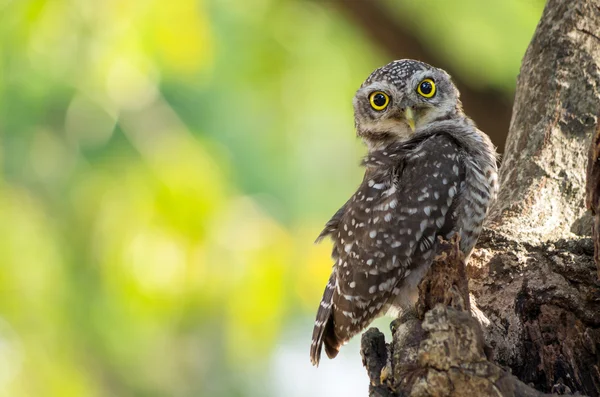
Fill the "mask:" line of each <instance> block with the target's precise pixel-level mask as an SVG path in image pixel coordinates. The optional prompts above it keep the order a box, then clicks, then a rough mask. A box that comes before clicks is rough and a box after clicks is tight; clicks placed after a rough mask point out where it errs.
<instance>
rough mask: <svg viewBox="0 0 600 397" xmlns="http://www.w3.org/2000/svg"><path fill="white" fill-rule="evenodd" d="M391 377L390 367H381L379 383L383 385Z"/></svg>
mask: <svg viewBox="0 0 600 397" xmlns="http://www.w3.org/2000/svg"><path fill="white" fill-rule="evenodd" d="M391 375H392V368H391V367H390V365H389V364H387V365H386V366H385V367H383V368H382V369H381V374H380V375H379V383H380V384H382V385H383V384H384V383H385V382H386V381H387V380H388V379H390V376H391Z"/></svg>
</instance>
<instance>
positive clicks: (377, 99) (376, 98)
mask: <svg viewBox="0 0 600 397" xmlns="http://www.w3.org/2000/svg"><path fill="white" fill-rule="evenodd" d="M369 102H371V107H372V108H373V109H375V110H383V109H385V108H386V107H387V105H389V103H390V97H389V96H388V95H387V94H386V93H385V92H381V91H375V92H372V93H371V95H369Z"/></svg>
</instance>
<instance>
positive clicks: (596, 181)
mask: <svg viewBox="0 0 600 397" xmlns="http://www.w3.org/2000/svg"><path fill="white" fill-rule="evenodd" d="M585 202H586V205H587V208H588V209H589V210H590V211H591V213H592V216H593V218H594V219H593V225H592V238H593V239H594V261H595V262H596V268H597V269H598V278H599V279H600V128H596V133H595V134H594V136H593V137H592V144H591V145H590V155H589V157H588V167H587V184H586V201H585Z"/></svg>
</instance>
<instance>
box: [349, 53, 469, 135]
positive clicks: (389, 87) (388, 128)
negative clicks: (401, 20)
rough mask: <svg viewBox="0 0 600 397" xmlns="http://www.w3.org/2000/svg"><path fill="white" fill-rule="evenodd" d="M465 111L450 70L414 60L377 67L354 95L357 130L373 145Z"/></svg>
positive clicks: (412, 132)
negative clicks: (448, 71)
mask: <svg viewBox="0 0 600 397" xmlns="http://www.w3.org/2000/svg"><path fill="white" fill-rule="evenodd" d="M462 114H463V113H462V106H461V103H460V100H459V92H458V90H457V89H456V87H455V86H454V84H453V83H452V80H451V79H450V76H449V75H448V73H446V72H445V71H443V70H441V69H438V68H434V67H433V66H430V65H428V64H426V63H423V62H419V61H414V60H411V59H402V60H399V61H394V62H391V63H389V64H387V65H385V66H383V67H381V68H379V69H377V70H375V71H374V72H373V73H371V75H370V76H369V78H367V80H366V81H365V82H364V83H363V84H362V85H361V87H360V89H359V90H358V91H357V92H356V95H355V96H354V120H355V124H356V131H357V134H358V136H360V137H361V138H363V139H364V140H365V142H366V143H367V144H368V145H369V147H380V146H381V145H384V144H386V143H389V142H394V141H402V140H406V139H409V138H410V137H411V136H413V134H418V133H419V132H420V131H422V130H423V129H424V127H426V126H427V125H429V124H431V123H433V122H435V121H436V120H447V119H449V118H453V117H459V116H461V115H462Z"/></svg>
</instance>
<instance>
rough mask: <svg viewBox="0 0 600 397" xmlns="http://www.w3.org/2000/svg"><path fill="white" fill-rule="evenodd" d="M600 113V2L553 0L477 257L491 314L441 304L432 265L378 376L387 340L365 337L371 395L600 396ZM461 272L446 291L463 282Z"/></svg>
mask: <svg viewBox="0 0 600 397" xmlns="http://www.w3.org/2000/svg"><path fill="white" fill-rule="evenodd" d="M599 117H600V0H549V1H548V2H547V4H546V8H545V10H544V13H543V15H542V18H541V21H540V23H539V25H538V27H537V30H536V33H535V35H534V37H533V39H532V41H531V44H530V45H529V48H528V50H527V52H526V54H525V57H524V59H523V63H522V67H521V73H520V75H519V79H518V84H517V91H516V98H515V104H514V108H513V115H512V120H511V123H510V129H509V134H508V138H507V144H506V148H505V157H504V160H503V162H502V166H501V169H500V186H501V187H500V192H499V197H498V200H497V202H496V204H495V205H494V206H493V208H492V211H491V212H490V216H489V218H488V223H487V227H486V228H485V229H484V232H483V234H482V236H481V237H480V240H479V243H478V246H477V248H476V250H475V252H474V253H473V255H472V257H471V259H470V263H469V264H468V266H467V267H466V274H467V275H468V278H469V281H468V283H469V284H468V285H469V290H470V293H471V298H472V300H471V302H470V303H471V305H472V310H471V312H472V313H474V314H476V316H475V317H477V318H478V319H479V322H475V321H473V317H471V316H469V315H468V313H467V310H466V309H465V307H466V306H464V305H463V307H462V308H461V307H460V305H459V307H456V305H455V307H448V303H449V302H450V303H451V302H454V301H455V300H456V299H454V298H452V297H448V296H445V297H441V298H439V297H438V298H435V299H433V301H432V291H434V290H435V288H433V289H432V288H427V286H432V285H436V283H440V281H439V280H437V279H436V277H438V278H439V277H440V276H439V275H431V273H429V274H428V276H426V278H425V279H424V281H423V283H422V285H421V290H420V294H421V296H420V298H419V305H421V307H422V308H423V307H424V308H426V309H427V310H423V309H421V310H420V311H419V310H418V313H417V314H418V315H417V316H416V318H403V319H401V320H397V321H396V322H395V323H394V324H395V326H394V329H395V332H394V333H393V335H394V340H393V341H392V342H391V343H390V344H389V345H388V346H387V350H386V351H385V353H386V354H385V357H386V358H387V360H388V361H387V362H386V363H385V365H383V366H382V369H381V370H380V372H379V374H380V376H379V378H377V377H375V378H374V377H373V376H372V374H373V373H375V372H377V368H376V367H373V359H371V358H372V357H375V356H376V355H372V354H370V352H373V351H375V347H376V346H379V347H381V342H377V338H381V337H380V336H378V335H376V334H375V332H369V333H366V334H365V336H364V338H363V356H364V357H363V360H364V363H365V364H366V366H367V368H370V370H369V373H370V376H371V395H374V396H375V395H380V396H385V395H414V396H427V395H439V396H459V395H466V394H467V392H468V393H471V394H473V395H478V396H479V395H482V396H484V395H497V396H536V395H542V394H541V393H550V392H557V393H560V394H565V393H567V394H569V393H580V394H584V395H589V396H600V281H599V279H598V275H599V274H600V272H599V271H598V270H597V269H600V267H598V268H597V267H596V266H597V264H598V263H599V262H600V261H598V255H599V254H598V249H599V245H600V239H599V237H600V236H599V234H600V233H599V230H600V198H599V197H600V191H599V187H600V127H599ZM586 166H587V183H586ZM586 187H587V190H586ZM586 205H587V208H588V209H589V210H588V211H587V212H586ZM592 233H593V236H592V237H591V238H590V235H592ZM446 249H448V248H447V247H446ZM594 249H595V250H596V251H595V253H594ZM448 255H449V254H446V257H444V256H442V257H441V258H442V259H443V258H448V257H451V255H449V256H448ZM594 259H595V260H596V263H595V262H594ZM440 260H441V259H440V258H438V259H437V260H436V261H435V263H434V265H433V266H434V267H436V268H439V266H442V265H440V264H439V261H440ZM443 260H446V259H443ZM452 263H453V266H454V268H457V269H458V268H460V267H461V266H462V265H461V263H460V261H459V260H458V259H456V258H455V259H454V260H453V261H452ZM432 268H433V267H432ZM452 268H453V267H452V266H445V267H444V268H443V269H445V270H443V273H444V274H446V275H448V274H450V275H452V277H453V278H452V277H450V276H448V277H450V278H452V279H453V280H454V281H453V282H452V284H450V285H449V284H448V283H447V282H446V284H443V283H442V284H440V285H445V287H442V288H438V290H440V291H442V292H443V291H445V292H444V293H446V294H448V293H450V292H448V291H454V292H452V293H454V294H456V293H457V291H460V290H461V287H460V285H461V281H460V277H459V276H458V274H459V273H460V272H456V271H455V272H454V273H452V272H453V271H452V270H451V269H452ZM434 273H436V274H437V273H440V271H439V269H438V271H436V272H434ZM463 283H464V281H463ZM442 295H443V294H442ZM459 295H460V294H459ZM463 296H464V293H463ZM428 299H429V301H428ZM463 300H464V297H463ZM424 302H428V303H427V304H425V303H424ZM434 302H437V303H435V304H434ZM467 302H468V300H467ZM479 324H481V325H482V326H481V328H480V325H479ZM407 335H412V337H407ZM478 335H482V336H481V338H480V337H479V336H478ZM483 341H485V343H484V342H483ZM369 346H370V350H369ZM440 346H443V349H442V350H440V348H441V347H440ZM486 346H487V347H486ZM486 348H487V355H486V354H484V352H485V351H486ZM379 354H380V355H382V354H383V352H381V351H379ZM380 365H381V362H380ZM369 366H371V367H369ZM509 372H512V375H510V374H509ZM381 374H383V375H384V376H381ZM382 380H383V381H382ZM526 385H531V386H533V387H534V388H535V389H536V390H537V391H536V390H533V389H531V388H529V387H528V386H526ZM386 393H387V394H386Z"/></svg>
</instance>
